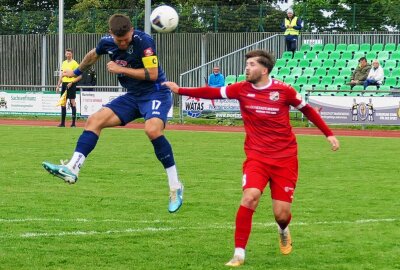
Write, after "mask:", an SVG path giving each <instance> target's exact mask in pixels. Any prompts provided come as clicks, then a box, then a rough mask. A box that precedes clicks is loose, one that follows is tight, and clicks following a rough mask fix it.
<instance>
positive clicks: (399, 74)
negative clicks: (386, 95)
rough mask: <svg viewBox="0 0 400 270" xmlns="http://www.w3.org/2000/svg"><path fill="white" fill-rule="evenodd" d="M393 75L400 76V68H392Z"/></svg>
mask: <svg viewBox="0 0 400 270" xmlns="http://www.w3.org/2000/svg"><path fill="white" fill-rule="evenodd" d="M392 77H395V78H400V68H396V69H393V70H392Z"/></svg>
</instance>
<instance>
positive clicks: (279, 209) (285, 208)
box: [270, 156, 298, 255]
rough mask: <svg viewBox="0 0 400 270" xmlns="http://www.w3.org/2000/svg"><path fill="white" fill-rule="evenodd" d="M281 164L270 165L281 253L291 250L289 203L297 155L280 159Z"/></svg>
mask: <svg viewBox="0 0 400 270" xmlns="http://www.w3.org/2000/svg"><path fill="white" fill-rule="evenodd" d="M281 164H282V166H272V167H271V180H270V188H271V197H272V209H273V212H274V216H275V221H276V223H277V224H278V233H279V248H280V251H281V253H282V254H284V255H287V254H289V253H290V252H291V251H292V238H291V235H290V231H289V223H290V221H291V219H292V214H291V205H292V201H293V196H294V190H295V188H296V182H297V177H298V161H297V157H296V156H294V157H289V158H285V159H282V162H281Z"/></svg>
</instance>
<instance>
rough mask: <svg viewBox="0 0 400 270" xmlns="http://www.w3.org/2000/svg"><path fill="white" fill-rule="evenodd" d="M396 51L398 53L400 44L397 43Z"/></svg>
mask: <svg viewBox="0 0 400 270" xmlns="http://www.w3.org/2000/svg"><path fill="white" fill-rule="evenodd" d="M396 51H400V43H399V44H397V48H396Z"/></svg>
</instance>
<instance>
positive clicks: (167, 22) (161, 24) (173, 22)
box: [150, 5, 179, 33]
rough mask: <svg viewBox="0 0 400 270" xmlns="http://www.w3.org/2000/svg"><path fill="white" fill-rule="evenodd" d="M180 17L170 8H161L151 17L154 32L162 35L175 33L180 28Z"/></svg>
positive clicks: (156, 9)
mask: <svg viewBox="0 0 400 270" xmlns="http://www.w3.org/2000/svg"><path fill="white" fill-rule="evenodd" d="M178 22H179V16H178V13H177V12H176V10H175V9H174V8H172V7H170V6H166V5H163V6H159V7H157V8H155V9H154V10H153V12H152V13H151V15H150V23H151V26H152V27H153V29H154V30H156V31H157V32H160V33H168V32H171V31H174V30H175V28H176V27H177V26H178Z"/></svg>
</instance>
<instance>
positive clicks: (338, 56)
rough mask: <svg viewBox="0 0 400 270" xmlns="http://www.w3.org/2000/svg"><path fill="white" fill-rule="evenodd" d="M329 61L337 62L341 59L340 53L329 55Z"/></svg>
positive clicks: (335, 52)
mask: <svg viewBox="0 0 400 270" xmlns="http://www.w3.org/2000/svg"><path fill="white" fill-rule="evenodd" d="M329 59H333V60H337V59H340V52H338V51H334V52H331V53H330V54H329Z"/></svg>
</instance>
